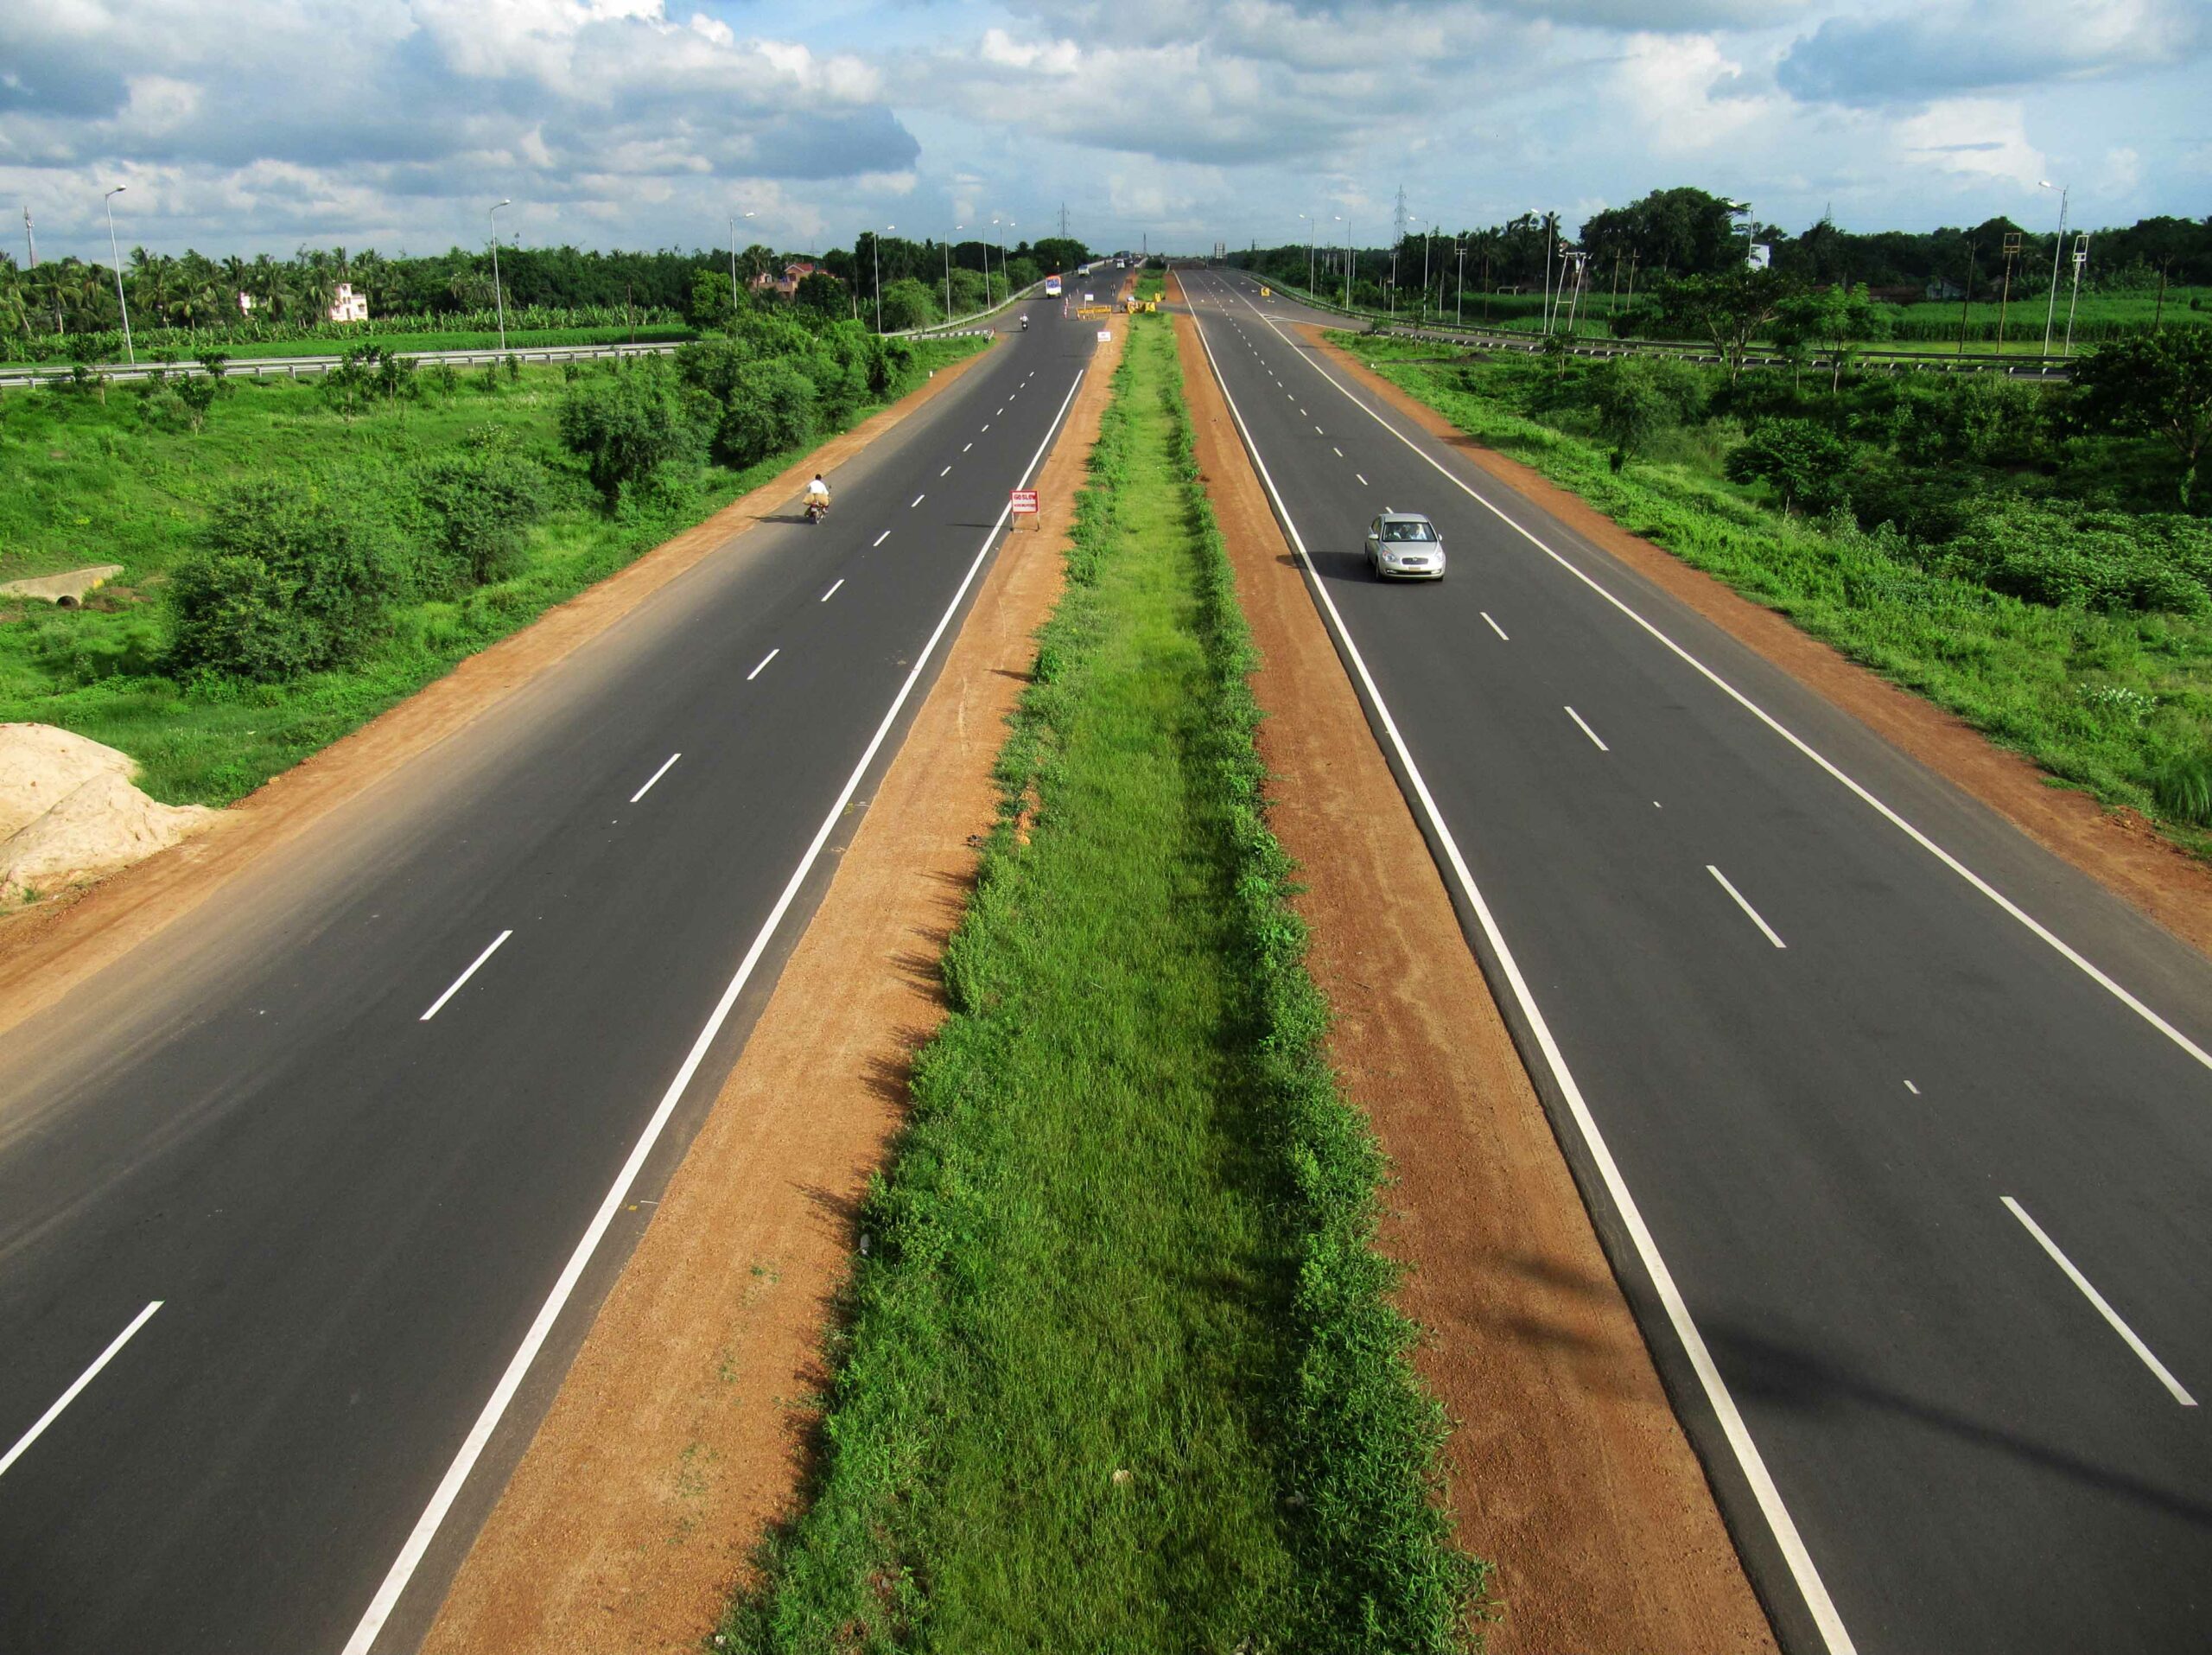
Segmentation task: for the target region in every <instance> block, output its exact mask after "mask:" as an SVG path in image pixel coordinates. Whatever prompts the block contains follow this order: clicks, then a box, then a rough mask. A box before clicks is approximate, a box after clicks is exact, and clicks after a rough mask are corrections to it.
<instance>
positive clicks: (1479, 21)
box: [0, 0, 2212, 259]
mask: <svg viewBox="0 0 2212 1655" xmlns="http://www.w3.org/2000/svg"><path fill="white" fill-rule="evenodd" d="M2042 178H2053V179H2058V180H2062V181H2066V182H2069V183H2070V184H2071V186H2072V188H2073V191H2074V201H2075V207H2074V211H2075V217H2076V218H2077V219H2078V220H2086V221H2087V222H2088V223H2089V224H2090V225H2093V226H2094V225H2099V224H2106V223H2120V222H2128V221H2132V220H2134V219H2136V218H2138V217H2139V216H2141V215H2143V214H2145V213H2183V214H2187V215H2190V216H2192V217H2202V216H2203V215H2205V214H2206V213H2212V3H2208V0H1464V3H1461V0H1430V3H1421V4H1397V3H1378V0H1223V3H1217V4H1208V3H1205V0H997V3H988V0H795V3H785V4H780V5H766V4H754V3H735V0H696V3H695V0H12V3H9V4H6V5H4V6H0V204H4V205H5V207H7V208H8V212H9V216H10V219H11V220H16V219H17V218H19V215H20V209H21V207H22V206H23V205H28V206H29V207H30V209H31V211H32V213H33V214H34V216H35V220H36V222H37V226H38V232H39V250H40V252H41V255H42V256H45V257H52V256H54V255H56V254H58V253H61V252H71V251H73V252H78V253H81V254H85V255H86V256H93V255H95V254H97V255H98V256H99V257H102V258H105V251H106V243H105V229H104V227H103V226H102V220H101V218H100V196H101V192H102V191H103V190H105V188H108V187H110V186H111V185H113V184H118V183H119V184H123V185H125V186H127V193H126V194H124V195H122V196H119V197H118V198H117V206H118V231H119V232H120V233H121V234H122V235H123V237H124V245H125V246H126V247H128V246H129V245H131V244H132V243H134V242H137V243H143V245H146V246H148V247H149V248H152V249H155V250H156V251H172V252H174V251H182V250H183V249H184V248H185V247H186V246H188V245H191V246H196V247H198V248H200V250H201V251H207V252H210V253H221V252H229V251H241V252H254V251H275V252H289V251H291V250H292V249H293V248H295V247H296V246H298V245H302V243H308V244H313V245H329V244H332V243H340V244H343V245H346V246H349V247H353V248H357V249H358V248H360V247H364V246H370V245H373V246H376V247H378V248H380V249H382V250H384V251H387V252H397V251H403V250H404V251H416V252H421V251H429V250H433V249H436V248H442V247H443V246H446V245H449V244H451V243H453V242H455V241H461V242H480V241H481V240H482V239H484V237H485V233H486V232H485V222H486V220H485V209H486V207H487V206H488V205H489V204H490V203H491V202H493V201H497V200H499V198H500V197H501V196H511V197H512V198H513V200H514V201H515V207H512V208H511V209H510V210H509V211H508V212H507V213H502V214H501V226H502V230H503V232H512V234H514V235H516V236H518V237H520V238H522V239H524V240H526V241H528V242H531V243H532V244H543V243H546V242H560V241H570V242H575V243H576V244H578V245H585V246H602V247H604V246H618V245H620V246H669V245H681V246H687V247H688V246H694V245H716V244H719V243H721V242H722V241H724V240H725V239H727V237H728V220H729V217H730V215H731V214H732V213H746V212H750V213H753V214H754V218H753V221H752V222H751V223H750V224H748V225H747V226H745V227H744V230H743V232H741V233H743V235H744V238H745V239H747V240H753V239H760V240H765V241H769V242H772V243H773V244H776V245H781V246H784V247H787V248H805V247H810V246H817V245H825V244H830V243H846V242H849V241H850V239H851V238H852V236H853V234H854V232H855V231H856V230H857V229H859V228H861V227H862V226H868V225H870V224H874V225H879V226H880V225H895V226H897V228H898V232H899V233H901V234H906V233H912V234H915V235H939V236H942V235H944V234H945V233H947V232H949V231H950V229H951V228H952V226H955V225H964V226H969V232H970V233H973V229H974V226H978V225H980V224H983V223H986V222H987V221H988V220H989V219H990V218H991V217H992V216H993V215H994V214H995V215H996V216H998V217H999V218H1000V219H1001V220H1012V221H1014V223H1015V224H1016V225H1017V226H1018V228H1017V229H1016V231H1015V233H1016V235H1017V236H1019V235H1027V234H1033V233H1039V232H1045V231H1046V230H1048V229H1049V228H1050V227H1052V225H1053V224H1055V223H1056V222H1057V217H1058V210H1059V207H1060V206H1061V204H1062V203H1063V202H1065V205H1066V207H1067V210H1068V217H1069V226H1070V228H1071V231H1073V232H1075V233H1077V234H1078V235H1081V236H1082V237H1084V239H1086V240H1088V241H1089V242H1090V243H1091V244H1092V245H1096V246H1102V247H1103V246H1119V245H1136V244H1137V242H1138V240H1139V239H1140V238H1141V237H1143V236H1146V235H1147V234H1148V235H1149V237H1150V239H1151V245H1153V246H1154V247H1155V248H1158V247H1160V246H1162V245H1166V246H1168V247H1170V248H1173V249H1178V250H1181V249H1195V248H1198V247H1200V246H1203V245H1210V244H1211V243H1212V242H1213V241H1215V240H1217V239H1219V240H1224V241H1228V242H1230V243H1243V242H1245V241H1248V240H1250V239H1254V238H1257V239H1260V240H1262V241H1274V242H1284V241H1291V240H1295V239H1303V237H1304V234H1305V230H1304V226H1303V224H1302V223H1301V221H1300V218H1299V215H1300V213H1308V214H1313V215H1315V216H1317V217H1318V218H1319V220H1321V222H1322V223H1323V225H1324V226H1325V229H1324V232H1323V233H1324V235H1327V234H1331V233H1340V232H1338V226H1337V222H1336V220H1337V219H1338V215H1341V216H1342V217H1343V218H1344V220H1348V221H1349V223H1350V225H1351V228H1352V231H1353V233H1354V234H1355V236H1356V237H1357V239H1360V240H1363V241H1364V242H1367V243H1370V244H1372V243H1376V242H1380V241H1382V240H1383V239H1386V238H1387V236H1388V233H1389V218H1390V204H1391V201H1392V197H1393V195H1394V194H1395V191H1396V190H1397V188H1399V187H1400V185H1401V184H1402V185H1403V187H1404V188H1405V190H1406V194H1407V198H1408V201H1409V203H1410V204H1411V209H1412V213H1413V215H1414V218H1415V219H1416V220H1434V221H1436V222H1438V223H1439V224H1441V225H1443V226H1446V227H1449V226H1452V225H1455V224H1474V223H1485V222H1491V221H1494V220H1499V219H1503V218H1505V217H1508V216H1510V215H1511V214H1512V213H1516V212H1518V211H1521V210H1523V209H1526V208H1529V207H1557V208H1559V209H1560V210H1561V211H1562V212H1563V213H1566V214H1567V218H1568V220H1569V222H1570V223H1576V222H1580V219H1581V217H1582V216H1584V215H1586V214H1587V213H1591V212H1592V211H1595V210H1596V209H1598V208H1599V207H1605V206H1607V205H1616V204H1618V203H1620V202H1622V201H1628V200H1630V199H1632V198H1633V197H1635V196H1637V195H1638V194H1642V193H1643V192H1644V191H1646V190H1648V189H1650V188H1656V187H1660V186H1664V185H1670V184H1677V183H1694V184H1698V185H1700V186H1702V187H1705V188H1710V189H1713V190H1714V191H1716V192H1719V193H1723V194H1732V195H1735V196H1737V197H1738V198H1740V199H1748V200H1749V201H1751V202H1752V203H1753V204H1754V206H1755V207H1757V209H1758V213H1760V215H1761V216H1762V217H1764V218H1769V219H1772V220H1777V221H1779V222H1781V223H1783V224H1784V225H1787V226H1793V227H1802V226H1803V225H1804V224H1805V223H1807V222H1809V221H1810V220H1813V219H1815V218H1816V217H1818V216H1819V214H1820V213H1821V211H1822V209H1823V208H1824V207H1829V206H1830V205H1831V204H1832V206H1833V210H1834V214H1835V217H1836V219H1837V220H1838V221H1839V222H1840V223H1842V224H1844V225H1846V226H1850V227H1853V228H1860V229H1869V228H1880V227H1898V228H1911V229H1918V228H1927V227H1929V226H1935V225H1937V224H1956V223H1974V222H1978V221H1980V220H1982V219H1983V218H1985V217H1986V216H1988V215H1989V214H1991V213H2000V212H2001V213H2011V214H2012V215H2013V216H2014V217H2016V218H2018V219H2020V220H2023V221H2024V222H2027V223H2031V224H2041V223H2042V222H2044V220H2049V219H2050V218H2051V217H2052V216H2053V212H2054V207H2053V204H2052V203H2051V202H2050V201H2049V198H2047V197H2042V198H2039V196H2038V193H2037V188H2036V184H2037V180H2038V179H2042ZM7 245H10V246H11V248H12V249H13V250H14V251H15V252H16V256H17V258H19V259H20V258H21V257H22V233H21V225H20V223H19V222H18V223H16V224H15V225H14V226H13V234H12V235H11V236H10V238H9V239H8V243H7Z"/></svg>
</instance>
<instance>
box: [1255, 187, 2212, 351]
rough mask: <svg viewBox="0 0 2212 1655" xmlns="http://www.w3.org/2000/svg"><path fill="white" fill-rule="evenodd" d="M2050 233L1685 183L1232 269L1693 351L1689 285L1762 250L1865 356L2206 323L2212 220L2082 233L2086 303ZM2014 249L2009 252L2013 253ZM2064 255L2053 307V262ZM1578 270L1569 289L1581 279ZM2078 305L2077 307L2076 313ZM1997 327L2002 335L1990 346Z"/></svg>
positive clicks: (1777, 289)
mask: <svg viewBox="0 0 2212 1655" xmlns="http://www.w3.org/2000/svg"><path fill="white" fill-rule="evenodd" d="M2080 228H2081V226H2073V227H2072V228H2070V229H2069V232H2068V235H2067V243H2068V248H2067V249H2061V248H2059V247H2058V246H2057V245H2056V235H2055V229H2056V226H2038V227H2037V228H2033V229H2031V228H2029V227H2027V226H2022V225H2019V224H2017V223H2014V222H2013V221H2012V220H2009V219H2005V218H1995V219H1990V220H1986V221H1984V222H1983V223H1981V224H1979V225H1974V226H1958V227H1955V228H1944V229H1938V230H1933V231H1927V232H1905V231H1881V230H1877V231H1871V232H1853V231H1849V230H1846V229H1844V228H1842V227H1841V226H1839V225H1837V224H1835V223H1834V221H1833V220H1830V219H1827V218H1826V217H1823V218H1821V220H1819V221H1818V222H1816V223H1815V224H1812V225H1809V226H1807V227H1806V228H1805V229H1803V230H1802V231H1800V232H1795V233H1793V232H1790V231H1789V230H1788V229H1786V228H1784V227H1783V226H1781V225H1778V224H1771V223H1768V222H1766V221H1764V220H1760V219H1758V218H1757V217H1756V216H1755V215H1753V214H1752V213H1751V209H1750V208H1749V207H1744V206H1742V205H1741V204H1739V203H1732V202H1730V201H1726V200H1724V199H1723V198H1721V197H1719V196H1717V195H1713V194H1708V193H1707V191H1704V190H1701V189H1697V188H1691V187H1688V186H1681V187H1677V188H1671V189H1659V190H1654V191H1652V192H1651V193H1650V194H1648V195H1646V196H1643V198H1641V199H1640V200H1637V201H1630V202H1628V203H1627V204H1625V205H1624V206H1621V207H1609V208H1607V209H1605V211H1603V212H1600V213H1593V214H1592V216H1591V217H1589V218H1587V219H1586V220H1583V221H1582V223H1581V225H1580V227H1579V228H1578V227H1576V226H1573V225H1571V224H1569V223H1567V221H1565V220H1562V219H1561V217H1560V215H1559V214H1557V213H1522V214H1521V215H1519V216H1518V217H1516V218H1514V219H1511V220H1508V221H1506V222H1505V223H1503V224H1497V225H1489V226H1463V227H1461V228H1459V229H1457V230H1453V229H1448V228H1446V227H1445V226H1431V228H1430V230H1429V231H1427V232H1424V231H1423V230H1422V229H1421V227H1420V226H1411V227H1410V228H1409V229H1408V233H1407V234H1406V235H1404V236H1403V237H1402V239H1400V240H1398V241H1397V242H1396V244H1395V245H1393V246H1387V247H1381V248H1372V247H1367V248H1357V249H1354V250H1351V251H1344V250H1342V249H1337V250H1332V249H1329V248H1325V247H1318V246H1309V245H1306V244H1305V243H1302V242H1301V243H1298V244H1295V245H1290V246H1286V247H1263V248H1257V249H1254V250H1251V251H1243V252H1237V253H1233V254H1231V255H1230V258H1229V262H1230V264H1236V265H1239V266H1241V267H1243V268H1245V269H1249V270H1252V271H1256V272H1258V273H1260V274H1261V275H1262V276H1264V277H1266V278H1267V279H1268V280H1269V281H1270V282H1272V283H1275V284H1277V285H1279V286H1282V287H1285V288H1288V289H1296V290H1300V291H1304V290H1308V289H1309V287H1310V288H1311V289H1312V290H1314V291H1316V292H1318V293H1319V296H1321V297H1323V298H1325V299H1327V300H1328V301H1329V302H1331V303H1332V304H1339V305H1348V306H1349V308H1351V309H1353V310H1356V311H1359V312H1362V313H1363V314H1367V315H1383V316H1389V317H1394V318H1395V320H1396V321H1399V322H1401V323H1412V322H1417V321H1429V322H1432V323H1433V322H1438V321H1443V322H1449V321H1452V320H1454V319H1455V318H1456V319H1459V320H1460V321H1464V322H1465V323H1466V324H1467V325H1468V326H1471V327H1483V328H1490V327H1496V328H1510V329H1516V330H1522V331H1527V332H1532V333H1548V332H1562V333H1564V332H1569V331H1571V332H1573V333H1574V334H1584V335H1588V334H1613V335H1618V336H1619V337H1622V338H1634V339H1665V340H1688V341H1703V340H1704V339H1705V337H1706V330H1705V328H1703V327H1702V326H1701V325H1700V321H1699V318H1698V317H1697V316H1695V315H1686V314H1685V309H1686V305H1685V301H1687V302H1688V309H1695V308H1696V301H1697V298H1698V295H1697V293H1696V287H1695V284H1696V283H1700V282H1701V281H1706V280H1709V279H1711V278H1715V277H1729V276H1733V275H1736V274H1738V273H1740V272H1742V271H1744V270H1745V255H1746V249H1747V248H1749V247H1751V246H1754V245H1756V246H1758V247H1761V248H1764V250H1765V254H1764V257H1765V259H1766V261H1767V264H1766V268H1765V269H1764V270H1763V271H1761V272H1760V275H1761V276H1762V277H1763V278H1764V285H1765V286H1766V287H1767V288H1769V289H1770V290H1771V292H1772V293H1773V294H1774V295H1775V296H1777V297H1784V296H1790V295H1802V294H1812V293H1820V292H1823V291H1828V290H1834V291H1837V292H1840V293H1842V294H1845V295H1851V296H1855V297H1856V299H1857V301H1858V302H1857V304H1856V305H1855V306H1854V307H1853V309H1852V310H1851V312H1850V315H1849V318H1848V319H1849V321H1850V322H1851V325H1852V328H1853V331H1852V332H1851V333H1850V334H1848V337H1849V339H1850V340H1851V341H1853V342H1854V343H1857V344H1862V345H1884V346H1886V347H1891V348H1902V349H1907V350H1921V351H1930V352H1933V351H1939V350H1942V349H1943V348H1944V347H1949V348H1950V349H1952V350H1953V351H1955V350H1957V349H1958V347H1960V345H1961V342H1963V343H1964V345H1965V347H1966V349H1967V351H1968V352H1969V353H1987V352H1996V351H2004V352H2008V353H2010V352H2017V353H2040V352H2041V351H2042V350H2043V347H2044V334H2045V328H2046V325H2047V323H2048V325H2049V326H2050V339H2051V349H2052V350H2053V351H2056V350H2058V349H2060V348H2061V342H2062V341H2063V339H2064V338H2065V336H2066V327H2067V318H2068V314H2069V309H2071V310H2072V311H2073V340H2074V344H2075V347H2076V348H2080V347H2084V346H2092V345H2100V344H2107V343H2111V342H2113V341H2117V340H2120V339H2125V338H2129V337H2132V336H2133V335H2135V334H2141V333H2148V332H2154V331H2156V330H2158V328H2162V327H2163V328H2182V327H2198V326H2203V325H2205V324H2208V323H2212V218H2208V219H2203V220H2196V219H2178V218H2152V219H2144V220H2139V221H2138V222H2137V223H2135V224H2133V225H2126V226H2110V227H2107V228H2104V229H2100V230H2097V231H2095V232H2094V233H2093V234H2091V235H2089V236H2088V238H2087V242H2086V245H2087V249H2088V260H2087V262H2086V263H2085V264H2084V265H2083V266H2082V275H2081V282H2080V285H2079V289H2078V292H2077V290H2076V289H2075V283H2074V281H2073V272H2072V267H2071V265H2070V264H2068V263H2066V262H2065V261H2064V259H2063V253H2064V252H2065V251H2068V250H2070V248H2071V247H2072V246H2073V245H2074V244H2075V233H2076V232H2078V231H2079V229H2080ZM2008 248H2009V249H2010V251H2007V250H2008ZM2055 253H2056V254H2060V255H2062V257H2061V258H2060V261H2059V263H2058V264H2057V265H2056V269H2057V271H2058V275H2059V283H2058V293H2057V299H2056V305H2055V306H2053V305H2052V304H2051V303H2050V296H2051V280H2052V273H2053V270H2054V264H2053V255H2054V254H2055ZM1578 268H1579V269H1580V272H1581V279H1580V290H1579V292H1578V291H1576V290H1575V287H1576V283H1575V280H1574V275H1573V272H1574V271H1575V270H1576V269H1578ZM2077 299H2078V303H2077V302H2076V301H2077ZM1800 331H1801V330H1797V329H1794V328H1793V327H1792V325H1791V322H1790V319H1789V316H1788V315H1787V314H1786V312H1785V311H1783V309H1780V308H1779V307H1769V308H1768V309H1767V314H1766V315H1764V316H1763V317H1762V318H1760V320H1759V321H1758V325H1757V327H1756V328H1755V329H1754V332H1753V334H1752V337H1753V338H1755V339H1756V340H1757V341H1758V342H1760V343H1761V344H1763V345H1766V346H1771V347H1783V348H1787V347H1789V346H1790V345H1791V343H1792V342H1793V338H1794V337H1795V336H1796V334H1798V333H1799V332H1800ZM2000 331H2001V333H2002V341H2001V342H2000V341H1999V334H2000Z"/></svg>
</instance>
